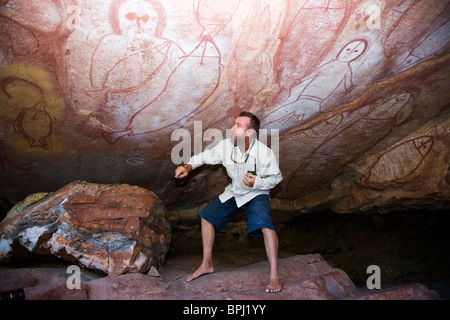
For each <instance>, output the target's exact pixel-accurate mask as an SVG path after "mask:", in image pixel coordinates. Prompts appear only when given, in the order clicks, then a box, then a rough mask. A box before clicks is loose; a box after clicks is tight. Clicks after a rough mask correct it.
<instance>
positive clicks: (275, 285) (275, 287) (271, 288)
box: [266, 279, 283, 293]
mask: <svg viewBox="0 0 450 320" xmlns="http://www.w3.org/2000/svg"><path fill="white" fill-rule="evenodd" d="M282 288H283V285H282V284H281V281H280V280H279V279H271V280H270V282H269V284H268V286H267V288H266V292H270V293H275V292H280V291H281V289H282Z"/></svg>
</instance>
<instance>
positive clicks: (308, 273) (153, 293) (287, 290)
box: [0, 254, 439, 300]
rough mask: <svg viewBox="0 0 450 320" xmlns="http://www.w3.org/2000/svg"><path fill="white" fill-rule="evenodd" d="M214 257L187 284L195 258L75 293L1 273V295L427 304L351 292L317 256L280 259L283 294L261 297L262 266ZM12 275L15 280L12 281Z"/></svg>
mask: <svg viewBox="0 0 450 320" xmlns="http://www.w3.org/2000/svg"><path fill="white" fill-rule="evenodd" d="M223 257H224V256H221V255H220V254H218V255H217V262H216V272H215V273H213V274H209V275H204V276H202V277H200V278H198V279H196V280H194V281H192V282H186V281H185V279H186V277H187V276H188V275H189V274H190V273H191V272H192V271H193V270H194V268H195V267H196V266H198V264H199V262H200V258H201V257H199V256H179V257H175V258H173V259H172V260H171V259H169V260H168V261H167V262H166V264H165V265H164V266H162V267H161V268H159V270H158V273H159V275H158V276H151V275H146V274H142V273H133V274H124V275H120V276H107V277H101V276H99V275H98V274H97V275H92V274H90V273H86V272H83V273H82V279H81V285H80V289H72V290H70V289H68V287H67V279H68V277H69V275H68V274H67V273H65V270H64V269H62V268H60V269H7V270H5V269H3V270H1V269H0V287H2V288H3V290H4V291H7V290H14V289H17V288H25V289H24V291H25V296H26V299H30V300H46V299H50V300H59V299H62V300H347V299H352V300H353V299H355V300H429V299H438V298H439V296H438V295H437V294H436V292H434V291H433V290H429V289H428V288H427V287H425V286H424V285H421V284H417V283H415V284H409V285H403V286H398V287H393V288H386V289H383V288H382V289H381V290H368V289H365V288H356V287H355V285H354V284H353V282H352V281H351V280H350V278H349V277H348V276H347V274H346V273H345V272H344V271H343V270H340V269H336V268H333V267H331V266H330V265H329V264H328V263H327V262H326V261H325V260H323V258H322V257H321V256H320V255H319V254H310V255H301V256H292V257H288V258H283V259H279V266H280V276H281V278H282V282H283V290H282V291H281V292H279V293H266V292H265V286H266V284H267V280H268V274H269V266H268V263H267V262H266V261H262V262H257V263H252V264H249V265H247V266H241V267H239V266H236V265H230V264H227V263H225V261H226V259H224V258H223ZM13 274H14V277H12V275H13Z"/></svg>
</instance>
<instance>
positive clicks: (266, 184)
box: [253, 150, 283, 190]
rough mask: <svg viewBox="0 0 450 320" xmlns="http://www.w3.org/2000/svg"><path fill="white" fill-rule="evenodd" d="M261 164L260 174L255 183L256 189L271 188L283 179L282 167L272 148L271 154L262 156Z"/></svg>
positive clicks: (254, 187)
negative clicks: (265, 156)
mask: <svg viewBox="0 0 450 320" xmlns="http://www.w3.org/2000/svg"><path fill="white" fill-rule="evenodd" d="M260 164H261V165H262V166H260V168H259V170H258V172H257V173H258V174H257V176H256V179H255V183H254V185H253V189H256V190H270V189H273V188H274V187H275V186H276V185H277V184H279V183H280V182H281V181H282V180H283V175H282V174H281V171H280V168H279V166H278V162H277V159H276V157H275V154H274V153H273V152H272V150H270V156H269V157H267V158H262V159H261V158H260Z"/></svg>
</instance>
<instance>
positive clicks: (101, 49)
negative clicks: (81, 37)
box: [88, 0, 184, 131]
mask: <svg viewBox="0 0 450 320" xmlns="http://www.w3.org/2000/svg"><path fill="white" fill-rule="evenodd" d="M110 20H111V25H112V28H113V31H114V32H113V33H112V34H109V35H107V36H105V37H104V38H103V39H102V40H101V42H100V43H99V45H98V46H97V48H96V49H95V52H94V54H93V56H92V63H91V72H90V78H91V85H92V87H93V90H91V91H90V92H88V94H89V95H91V96H92V97H96V98H97V99H100V103H101V105H100V107H99V108H98V109H97V110H96V111H95V112H93V113H92V114H91V119H90V120H91V123H95V122H97V123H96V124H97V125H100V126H101V127H102V128H103V130H104V131H115V130H118V129H123V128H125V127H126V126H127V125H128V124H129V123H130V120H131V117H132V116H133V115H134V114H135V113H136V112H138V111H139V110H140V109H141V108H142V107H143V106H145V105H146V104H148V103H149V102H150V101H152V100H153V99H155V98H156V96H157V95H158V94H159V93H161V92H162V91H163V90H164V88H165V85H166V82H167V78H168V77H169V76H170V74H171V73H172V72H173V70H174V69H175V67H176V65H177V63H178V60H179V57H181V56H182V55H184V52H183V51H182V50H181V49H180V48H179V47H178V46H177V45H176V44H175V43H174V42H172V41H170V40H167V39H164V38H162V31H163V29H164V27H165V25H166V17H165V11H164V8H163V7H162V6H161V4H160V2H159V1H154V0H118V1H114V2H113V3H112V4H111V7H110ZM105 60H106V63H105Z"/></svg>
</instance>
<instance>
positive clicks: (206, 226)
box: [186, 218, 216, 282]
mask: <svg viewBox="0 0 450 320" xmlns="http://www.w3.org/2000/svg"><path fill="white" fill-rule="evenodd" d="M201 219H202V244H203V260H202V264H201V265H200V267H198V269H197V270H195V272H194V273H193V274H191V275H190V276H189V277H187V279H186V280H187V281H188V282H190V281H192V280H194V279H196V278H198V277H200V276H202V275H204V274H208V273H213V272H214V266H213V262H212V251H213V247H214V238H215V232H216V231H215V229H214V225H213V224H211V223H210V222H208V221H206V220H205V219H203V218H201Z"/></svg>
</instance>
